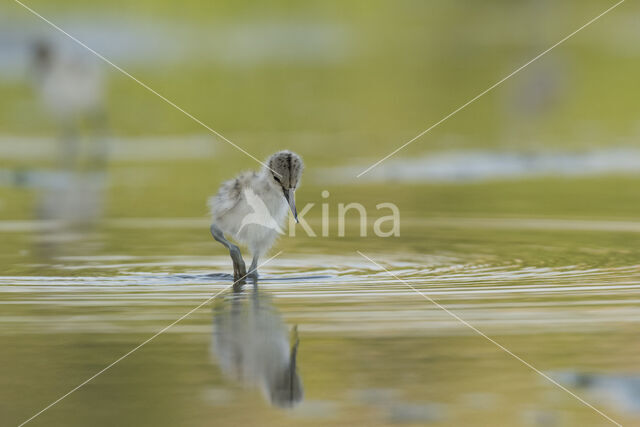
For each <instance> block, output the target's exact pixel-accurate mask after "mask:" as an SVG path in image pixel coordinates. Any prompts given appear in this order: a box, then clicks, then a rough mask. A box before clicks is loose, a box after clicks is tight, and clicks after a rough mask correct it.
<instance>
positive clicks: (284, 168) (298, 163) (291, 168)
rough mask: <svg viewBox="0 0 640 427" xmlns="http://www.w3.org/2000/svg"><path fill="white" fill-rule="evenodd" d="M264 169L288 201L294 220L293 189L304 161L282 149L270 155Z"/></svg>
mask: <svg viewBox="0 0 640 427" xmlns="http://www.w3.org/2000/svg"><path fill="white" fill-rule="evenodd" d="M267 166H268V169H267V170H266V172H267V174H268V176H269V179H270V180H271V182H272V183H273V184H274V185H275V186H276V187H279V188H281V189H282V195H283V196H284V198H285V199H286V200H287V202H288V203H289V207H290V208H291V212H292V213H293V217H294V218H295V220H296V222H297V221H298V212H297V211H296V202H295V191H296V189H297V188H298V185H300V180H301V179H302V171H303V169H304V163H302V158H301V157H300V156H298V155H297V154H296V153H294V152H292V151H289V150H284V151H278V152H277V153H275V154H273V155H271V157H269V159H268V160H267Z"/></svg>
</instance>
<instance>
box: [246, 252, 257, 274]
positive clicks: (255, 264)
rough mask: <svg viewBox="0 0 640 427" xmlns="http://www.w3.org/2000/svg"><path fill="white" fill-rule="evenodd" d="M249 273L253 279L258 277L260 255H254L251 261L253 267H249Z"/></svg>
mask: <svg viewBox="0 0 640 427" xmlns="http://www.w3.org/2000/svg"><path fill="white" fill-rule="evenodd" d="M247 275H248V276H249V277H251V278H253V279H257V278H258V255H254V256H253V261H251V267H249V273H247Z"/></svg>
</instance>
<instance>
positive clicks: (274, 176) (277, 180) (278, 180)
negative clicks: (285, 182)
mask: <svg viewBox="0 0 640 427" xmlns="http://www.w3.org/2000/svg"><path fill="white" fill-rule="evenodd" d="M273 179H275V180H276V182H277V183H278V184H280V185H282V181H280V178H278V177H277V176H276V175H275V174H274V175H273Z"/></svg>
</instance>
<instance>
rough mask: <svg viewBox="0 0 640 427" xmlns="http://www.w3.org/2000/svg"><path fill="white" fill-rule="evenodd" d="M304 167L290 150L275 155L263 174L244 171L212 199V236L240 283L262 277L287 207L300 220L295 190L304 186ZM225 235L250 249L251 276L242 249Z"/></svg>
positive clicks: (228, 182) (224, 184) (210, 200)
mask: <svg viewBox="0 0 640 427" xmlns="http://www.w3.org/2000/svg"><path fill="white" fill-rule="evenodd" d="M303 169H304V164H303V162H302V159H301V158H300V156H299V155H297V154H296V153H293V152H291V151H289V150H284V151H279V152H277V153H275V154H273V155H272V156H271V157H269V159H268V160H267V162H266V167H264V168H262V170H260V172H244V173H242V174H240V175H238V176H237V177H236V178H234V179H232V180H229V181H226V182H225V183H223V184H222V186H221V187H220V189H219V190H218V193H217V194H216V195H215V196H213V197H211V198H209V202H208V205H209V209H210V212H211V216H212V220H213V221H212V224H211V227H210V230H211V235H212V236H213V238H214V239H215V240H217V241H218V242H220V243H222V244H223V245H224V246H225V247H226V248H227V249H228V250H229V254H230V255H231V260H232V261H233V275H234V279H235V280H236V281H238V280H241V279H243V278H244V277H245V276H250V277H254V278H257V277H258V271H257V268H258V260H259V258H260V257H261V256H262V255H264V254H265V253H266V252H267V251H268V250H269V249H270V248H271V246H273V243H274V242H275V240H276V238H277V236H278V234H284V232H283V231H282V228H281V224H282V223H283V221H284V219H285V218H286V215H287V205H288V206H289V208H290V209H291V212H292V213H293V217H294V218H295V219H296V221H297V220H298V214H297V211H296V204H295V191H296V189H297V188H298V186H299V185H300V179H301V177H302V171H303ZM225 236H228V237H230V238H231V239H233V240H234V241H236V242H237V243H240V244H242V245H244V246H247V247H248V249H249V251H250V252H251V255H252V256H253V260H252V262H251V267H250V268H249V273H248V274H247V271H246V267H245V264H244V260H243V259H242V254H241V253H240V249H239V248H238V246H236V245H234V244H233V243H231V242H229V240H227V238H226V237H225Z"/></svg>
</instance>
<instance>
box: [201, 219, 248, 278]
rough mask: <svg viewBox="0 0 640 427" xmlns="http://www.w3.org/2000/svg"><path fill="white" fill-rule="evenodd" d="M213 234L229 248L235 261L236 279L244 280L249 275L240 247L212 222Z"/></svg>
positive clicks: (234, 276) (232, 259)
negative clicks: (225, 236)
mask: <svg viewBox="0 0 640 427" xmlns="http://www.w3.org/2000/svg"><path fill="white" fill-rule="evenodd" d="M210 230H211V236H213V238H214V239H216V240H217V241H218V242H220V243H222V244H223V245H224V246H225V247H226V248H227V249H229V255H231V261H233V278H234V280H236V281H244V278H245V276H246V275H247V270H246V267H245V266H244V260H243V259H242V254H241V253H240V248H238V247H237V246H236V245H234V244H233V243H231V242H230V241H228V240H227V239H225V238H224V233H223V232H222V230H220V229H219V228H218V227H217V226H216V225H215V224H211V227H210Z"/></svg>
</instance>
